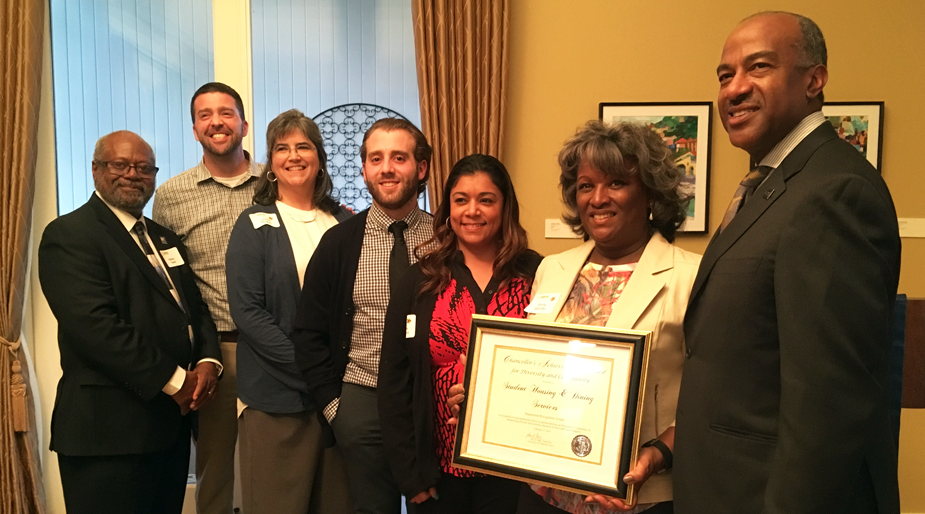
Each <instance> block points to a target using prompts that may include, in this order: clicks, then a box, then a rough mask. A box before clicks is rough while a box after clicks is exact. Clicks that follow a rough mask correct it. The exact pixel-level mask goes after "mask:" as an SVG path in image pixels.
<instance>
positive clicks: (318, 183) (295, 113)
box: [254, 109, 340, 214]
mask: <svg viewBox="0 0 925 514" xmlns="http://www.w3.org/2000/svg"><path fill="white" fill-rule="evenodd" d="M296 131H298V132H299V133H301V134H302V135H303V136H305V137H306V138H308V140H309V141H311V142H312V144H313V145H315V152H316V153H317V154H318V164H319V165H320V167H319V168H318V175H316V176H315V189H314V191H313V192H312V204H314V206H315V208H316V209H321V210H323V211H326V212H329V213H331V214H336V213H337V211H338V210H340V206H338V205H337V202H335V201H334V199H333V198H331V191H333V190H334V184H333V183H332V182H331V176H330V175H329V174H328V172H327V171H326V168H327V166H328V154H327V152H325V151H324V140H323V139H322V138H321V131H320V130H319V129H318V125H316V124H315V122H314V121H312V119H311V118H309V117H308V116H306V115H304V114H302V113H301V111H299V110H298V109H289V110H288V111H286V112H284V113H282V114H280V115H279V116H277V117H275V118H273V121H271V122H270V124H269V125H267V164H266V166H264V168H263V172H262V173H260V177H258V178H257V188H256V190H255V191H254V203H256V204H259V205H273V204H274V203H276V200H279V189H277V185H276V180H270V179H269V177H268V176H267V174H268V173H269V172H270V171H272V167H273V165H272V163H273V147H275V146H276V141H278V140H279V139H280V138H282V137H286V136H287V135H289V134H291V133H293V132H296Z"/></svg>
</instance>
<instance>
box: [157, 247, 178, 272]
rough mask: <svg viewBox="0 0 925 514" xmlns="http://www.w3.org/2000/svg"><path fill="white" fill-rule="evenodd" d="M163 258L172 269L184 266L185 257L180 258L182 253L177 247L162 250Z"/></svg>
mask: <svg viewBox="0 0 925 514" xmlns="http://www.w3.org/2000/svg"><path fill="white" fill-rule="evenodd" d="M161 257H163V258H164V262H166V263H167V266H170V267H171V268H176V267H177V266H182V265H183V257H181V256H180V251H179V250H177V248H176V247H173V248H168V249H166V250H161Z"/></svg>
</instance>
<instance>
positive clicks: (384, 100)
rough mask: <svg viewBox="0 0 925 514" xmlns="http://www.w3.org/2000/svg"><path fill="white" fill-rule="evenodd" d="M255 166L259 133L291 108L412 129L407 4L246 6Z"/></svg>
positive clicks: (301, 1) (287, 0)
mask: <svg viewBox="0 0 925 514" xmlns="http://www.w3.org/2000/svg"><path fill="white" fill-rule="evenodd" d="M251 11H252V12H251V41H252V45H253V77H254V114H253V118H254V123H253V124H252V126H251V130H252V131H253V132H252V133H253V136H254V148H255V151H256V153H257V155H256V158H257V159H258V160H259V161H261V162H263V161H265V160H266V127H267V124H268V123H269V122H270V120H272V119H273V118H275V117H276V116H277V115H278V114H279V113H281V112H283V111H286V110H289V109H292V108H296V109H299V110H300V111H302V112H303V113H305V114H306V115H307V116H308V117H314V116H316V115H317V114H319V113H321V112H322V111H325V110H327V109H330V108H331V107H335V106H338V105H342V104H348V103H369V104H376V105H381V106H383V107H387V108H389V109H391V110H393V111H396V112H398V113H400V114H401V115H402V116H404V117H405V118H407V119H408V120H410V121H411V122H412V123H414V124H415V125H417V126H420V122H421V115H420V104H419V103H418V83H417V72H416V69H415V61H414V27H413V24H412V19H411V2H410V0H251Z"/></svg>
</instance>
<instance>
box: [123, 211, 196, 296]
mask: <svg viewBox="0 0 925 514" xmlns="http://www.w3.org/2000/svg"><path fill="white" fill-rule="evenodd" d="M132 232H134V233H135V235H136V236H138V241H139V242H140V243H141V249H142V250H144V252H145V257H147V258H148V262H149V263H151V266H153V267H154V270H155V271H157V274H158V275H159V276H160V277H161V279H162V280H163V281H164V284H166V285H167V289H168V290H169V291H170V294H171V296H173V299H174V300H176V302H177V305H179V306H180V308H181V309H183V303H182V302H180V295H179V294H178V293H177V290H176V289H174V287H173V284H172V283H171V282H170V279H168V278H167V273H166V272H165V271H164V267H163V266H161V262H160V260H158V258H157V255H155V254H154V250H152V249H151V245H149V244H148V238H147V237H145V224H144V223H142V222H140V221H139V222H137V223H135V226H133V227H132ZM184 310H185V309H184Z"/></svg>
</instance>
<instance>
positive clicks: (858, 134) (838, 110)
mask: <svg viewBox="0 0 925 514" xmlns="http://www.w3.org/2000/svg"><path fill="white" fill-rule="evenodd" d="M822 114H825V117H826V119H828V120H829V123H831V124H832V126H833V127H835V130H836V131H837V132H838V137H840V138H842V139H844V140H845V141H847V142H849V143H851V144H852V145H853V146H854V147H855V148H857V149H858V151H859V152H861V155H863V156H864V157H865V158H866V159H867V161H868V162H870V163H871V164H873V165H874V167H875V168H877V171H880V172H882V171H883V170H881V168H880V161H881V156H880V153H881V150H883V102H826V103H825V105H823V106H822Z"/></svg>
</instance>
